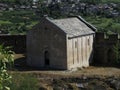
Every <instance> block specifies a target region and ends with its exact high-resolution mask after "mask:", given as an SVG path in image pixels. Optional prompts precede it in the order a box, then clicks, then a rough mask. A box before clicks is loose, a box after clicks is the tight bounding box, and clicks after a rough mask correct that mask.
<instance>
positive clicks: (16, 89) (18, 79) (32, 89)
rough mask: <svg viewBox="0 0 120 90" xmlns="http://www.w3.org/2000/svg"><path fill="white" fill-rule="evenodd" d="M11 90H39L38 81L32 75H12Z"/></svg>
mask: <svg viewBox="0 0 120 90" xmlns="http://www.w3.org/2000/svg"><path fill="white" fill-rule="evenodd" d="M12 77H13V78H12V84H11V85H10V88H11V90H39V83H38V82H39V81H38V79H37V78H36V77H35V76H34V75H33V74H27V73H26V74H25V73H24V74H22V73H21V74H20V73H17V72H16V73H13V74H12Z"/></svg>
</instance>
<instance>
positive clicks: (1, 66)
mask: <svg viewBox="0 0 120 90" xmlns="http://www.w3.org/2000/svg"><path fill="white" fill-rule="evenodd" d="M13 57H14V56H13V52H12V51H10V50H8V47H6V48H4V47H3V45H0V90H10V87H9V84H10V83H11V78H12V77H11V75H9V73H8V72H7V68H8V67H11V65H12V63H13V61H14V59H13Z"/></svg>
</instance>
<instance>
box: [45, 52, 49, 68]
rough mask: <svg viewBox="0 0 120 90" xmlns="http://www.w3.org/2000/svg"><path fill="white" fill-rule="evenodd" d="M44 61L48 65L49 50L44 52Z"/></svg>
mask: <svg viewBox="0 0 120 90" xmlns="http://www.w3.org/2000/svg"><path fill="white" fill-rule="evenodd" d="M44 61H45V66H49V65H50V59H49V52H48V51H45V52H44Z"/></svg>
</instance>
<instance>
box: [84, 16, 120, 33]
mask: <svg viewBox="0 0 120 90" xmlns="http://www.w3.org/2000/svg"><path fill="white" fill-rule="evenodd" d="M84 18H85V19H86V21H88V22H89V23H91V24H92V25H94V26H95V27H96V28H97V29H98V31H99V32H110V31H111V32H114V33H120V21H119V20H120V17H119V18H105V17H99V16H97V17H92V16H89V17H84Z"/></svg>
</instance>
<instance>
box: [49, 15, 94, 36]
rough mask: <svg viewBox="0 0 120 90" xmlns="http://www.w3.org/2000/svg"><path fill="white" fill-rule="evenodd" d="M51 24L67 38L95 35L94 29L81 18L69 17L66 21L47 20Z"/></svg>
mask: <svg viewBox="0 0 120 90" xmlns="http://www.w3.org/2000/svg"><path fill="white" fill-rule="evenodd" d="M47 20H49V21H50V22H51V23H53V24H54V25H56V26H57V27H59V28H60V29H61V30H63V31H64V32H65V33H66V34H68V36H69V37H75V36H82V35H88V34H92V33H95V32H94V31H93V30H95V28H94V27H93V26H92V25H90V24H89V23H87V22H86V21H85V20H84V19H82V18H81V17H71V18H66V19H49V18H47Z"/></svg>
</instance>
